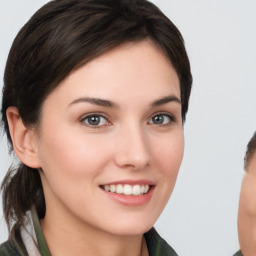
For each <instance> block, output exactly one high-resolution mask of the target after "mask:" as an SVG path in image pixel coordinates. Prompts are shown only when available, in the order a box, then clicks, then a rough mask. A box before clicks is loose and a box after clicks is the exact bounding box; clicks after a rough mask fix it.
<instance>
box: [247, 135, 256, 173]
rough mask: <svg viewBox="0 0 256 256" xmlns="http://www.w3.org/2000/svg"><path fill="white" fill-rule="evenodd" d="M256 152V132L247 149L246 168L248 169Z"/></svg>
mask: <svg viewBox="0 0 256 256" xmlns="http://www.w3.org/2000/svg"><path fill="white" fill-rule="evenodd" d="M255 152H256V132H254V134H253V136H252V138H251V139H250V141H249V143H248V144H247V149H246V153H245V157H244V169H245V170H246V169H247V167H248V165H249V163H250V161H251V159H252V157H253V156H254V154H255Z"/></svg>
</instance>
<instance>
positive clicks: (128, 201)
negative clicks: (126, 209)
mask: <svg viewBox="0 0 256 256" xmlns="http://www.w3.org/2000/svg"><path fill="white" fill-rule="evenodd" d="M154 189H155V186H152V187H150V189H149V191H148V192H147V193H146V194H143V195H139V196H134V195H129V196H127V195H124V194H117V193H111V192H108V191H106V190H104V189H102V191H103V192H105V194H107V195H108V196H109V197H110V198H111V199H112V200H114V201H116V202H118V203H120V204H122V205H126V206H142V205H145V204H146V203H148V202H149V201H150V199H151V197H152V195H153V192H154Z"/></svg>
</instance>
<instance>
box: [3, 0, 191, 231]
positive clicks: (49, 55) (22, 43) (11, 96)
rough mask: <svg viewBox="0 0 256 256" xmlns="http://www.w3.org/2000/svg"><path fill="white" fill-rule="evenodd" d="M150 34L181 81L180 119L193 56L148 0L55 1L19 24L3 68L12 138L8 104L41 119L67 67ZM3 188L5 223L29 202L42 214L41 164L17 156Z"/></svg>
mask: <svg viewBox="0 0 256 256" xmlns="http://www.w3.org/2000/svg"><path fill="white" fill-rule="evenodd" d="M148 39H149V40H151V41H153V42H154V43H155V44H156V45H157V46H158V47H159V48H160V49H161V50H162V51H163V53H164V54H165V55H166V57H167V58H168V59H169V60H170V62H171V64H172V65H173V67H174V69H175V71H176V73H177V75H178V78H179V83H180V97H181V104H182V120H183V121H184V120H185V117H186V113H187V110H188V105H189V97H190V91H191V86H192V75H191V71H190V63H189V59H188V56H187V53H186V49H185V46H184V40H183V38H182V35H181V33H180V32H179V30H178V29H177V27H176V26H175V25H174V24H173V23H172V22H171V21H170V20H169V19H168V18H167V17H166V16H165V15H164V14H163V13H162V12H161V11H160V10H159V9H158V8H157V7H156V6H155V5H154V4H153V3H151V2H149V1H147V0H53V1H50V2H49V3H47V4H46V5H44V6H43V7H42V8H40V9H39V10H38V11H37V12H36V13H35V14H34V15H33V16H32V17H31V19H30V20H29V21H28V22H27V23H26V24H25V25H24V26H23V28H22V29H21V30H20V32H19V33H18V35H17V36H16V38H15V40H14V42H13V45H12V47H11V50H10V53H9V56H8V60H7V63H6V68H5V73H4V87H3V100H2V109H1V112H2V122H3V125H4V129H5V133H6V134H7V138H8V140H9V143H10V145H11V149H12V141H11V137H10V133H9V127H8V122H7V116H6V110H7V109H8V107H10V106H15V107H16V108H17V109H18V111H19V114H20V117H21V119H22V121H23V123H24V124H25V125H26V126H27V127H35V128H37V126H38V124H40V113H41V107H42V104H43V102H44V100H45V99H46V98H47V96H48V95H49V94H50V93H51V92H52V91H53V90H54V89H55V88H56V87H57V86H58V85H59V84H60V82H61V81H63V80H64V79H65V78H66V77H67V76H68V75H69V74H70V73H71V72H72V71H74V70H76V69H78V68H79V67H81V66H82V65H85V64H86V63H88V62H90V61H91V60H93V59H94V58H96V57H98V56H100V55H102V54H104V53H106V52H107V51H110V50H111V49H113V48H115V47H117V46H119V45H121V44H124V43H127V42H139V41H142V40H148ZM1 188H2V190H3V209H4V216H5V220H6V222H7V223H8V224H9V225H8V228H9V230H10V223H14V224H15V225H16V226H22V225H23V224H24V223H23V222H24V218H23V216H24V215H25V213H26V211H27V210H30V208H31V206H32V205H35V206H36V210H37V213H38V215H39V217H40V218H43V217H44V214H45V202H44V194H43V190H42V184H41V179H40V175H39V172H38V170H36V169H33V168H30V167H29V166H26V165H25V164H23V163H20V165H19V166H18V168H15V169H13V168H10V169H9V171H8V173H7V175H6V176H5V178H4V180H3V182H2V185H1Z"/></svg>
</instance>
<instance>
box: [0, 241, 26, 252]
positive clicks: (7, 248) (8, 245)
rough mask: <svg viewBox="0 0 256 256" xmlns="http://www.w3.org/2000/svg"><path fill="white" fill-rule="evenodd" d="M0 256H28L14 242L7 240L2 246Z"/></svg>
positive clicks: (0, 246)
mask: <svg viewBox="0 0 256 256" xmlns="http://www.w3.org/2000/svg"><path fill="white" fill-rule="evenodd" d="M0 256H26V253H23V252H22V251H21V250H20V248H19V247H18V246H17V245H16V243H15V242H13V241H12V240H7V241H6V242H4V243H2V244H1V245H0Z"/></svg>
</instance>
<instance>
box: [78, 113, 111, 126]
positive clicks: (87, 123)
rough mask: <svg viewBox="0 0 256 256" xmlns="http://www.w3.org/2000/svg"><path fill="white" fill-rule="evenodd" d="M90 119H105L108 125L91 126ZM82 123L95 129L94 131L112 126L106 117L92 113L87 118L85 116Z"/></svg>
mask: <svg viewBox="0 0 256 256" xmlns="http://www.w3.org/2000/svg"><path fill="white" fill-rule="evenodd" d="M89 118H100V119H102V118H104V119H105V121H106V124H103V125H98V124H96V125H93V124H90V123H89V121H88V119H89ZM86 120H87V121H86ZM101 121H102V120H100V122H101ZM80 122H81V123H83V124H84V125H86V126H89V127H91V128H94V129H98V128H102V127H106V126H109V125H111V122H110V121H109V119H108V118H107V117H106V116H104V115H103V114H101V113H91V114H88V115H86V116H83V117H82V118H81V120H80Z"/></svg>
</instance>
